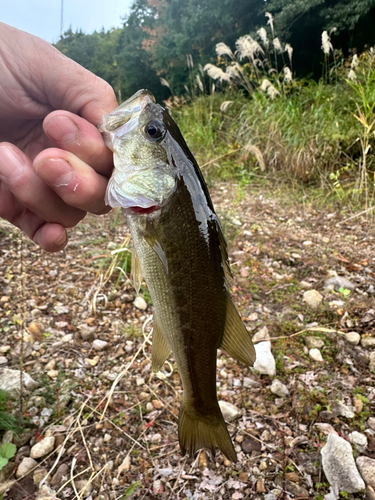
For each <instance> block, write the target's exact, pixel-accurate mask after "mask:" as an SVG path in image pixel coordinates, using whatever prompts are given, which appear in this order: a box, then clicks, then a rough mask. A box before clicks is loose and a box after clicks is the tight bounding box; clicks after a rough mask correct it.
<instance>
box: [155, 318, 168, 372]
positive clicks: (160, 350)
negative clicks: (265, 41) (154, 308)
mask: <svg viewBox="0 0 375 500" xmlns="http://www.w3.org/2000/svg"><path fill="white" fill-rule="evenodd" d="M171 352H172V349H171V348H170V347H169V344H168V341H167V337H166V335H164V332H163V330H162V329H161V327H160V325H159V323H158V321H157V319H156V318H155V317H154V330H153V332H152V355H151V358H152V371H153V372H154V373H156V372H158V371H159V370H160V368H161V367H162V366H163V363H164V361H165V360H166V359H167V358H168V356H169V355H170V353H171Z"/></svg>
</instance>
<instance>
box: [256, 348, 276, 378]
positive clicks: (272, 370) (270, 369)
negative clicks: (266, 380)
mask: <svg viewBox="0 0 375 500" xmlns="http://www.w3.org/2000/svg"><path fill="white" fill-rule="evenodd" d="M254 348H255V353H256V359H255V363H254V366H253V369H254V370H256V371H257V372H259V373H261V374H262V375H270V376H271V377H273V376H274V375H276V362H275V358H274V357H273V354H272V352H271V342H269V341H267V342H259V343H258V344H255V345H254Z"/></svg>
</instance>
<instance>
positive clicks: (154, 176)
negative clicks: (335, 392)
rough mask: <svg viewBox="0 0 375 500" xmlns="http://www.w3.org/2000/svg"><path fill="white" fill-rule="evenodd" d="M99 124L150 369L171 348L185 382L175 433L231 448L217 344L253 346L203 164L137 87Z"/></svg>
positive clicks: (192, 442) (191, 443) (230, 348)
mask: <svg viewBox="0 0 375 500" xmlns="http://www.w3.org/2000/svg"><path fill="white" fill-rule="evenodd" d="M99 130H100V131H101V132H102V133H103V137H104V140H105V143H106V145H107V146H108V147H109V148H110V149H111V150H112V151H113V155H114V166H115V168H114V170H113V173H112V176H111V179H110V181H109V183H108V187H107V192H106V203H107V205H110V206H112V207H115V206H120V207H122V209H123V212H124V213H125V215H126V218H127V222H128V224H129V228H130V231H131V235H132V238H133V242H134V247H135V250H136V252H133V256H134V261H133V267H132V269H133V279H135V282H137V283H138V284H139V283H140V280H141V278H142V276H143V277H144V278H145V281H146V284H147V286H148V288H149V292H150V295H151V298H152V301H153V303H154V306H155V313H154V331H153V339H152V369H153V371H155V372H157V371H159V370H160V368H161V366H162V365H163V363H164V361H165V360H166V359H167V357H168V356H169V354H170V353H171V352H172V353H173V356H174V358H175V360H176V363H177V367H178V370H179V373H180V376H181V380H182V385H183V398H182V402H181V408H180V415H179V422H178V424H179V425H178V437H179V443H180V447H181V450H182V453H183V454H185V453H186V452H187V453H189V454H190V455H191V454H193V453H195V452H196V451H197V450H198V449H200V448H207V449H208V450H210V451H211V453H212V454H213V455H214V453H215V447H216V446H217V447H218V448H219V449H220V450H221V451H222V452H223V453H224V455H225V456H226V457H227V458H228V459H230V460H232V461H236V453H235V450H234V448H233V444H232V441H231V438H230V436H229V433H228V430H227V428H226V425H225V422H224V419H223V416H222V414H221V411H220V407H219V405H218V401H217V397H216V356H217V353H216V351H217V349H219V348H220V349H223V350H224V351H226V352H228V353H229V354H230V355H231V356H233V357H234V358H236V359H238V360H239V361H240V362H242V363H243V364H245V365H248V366H251V365H253V363H254V360H255V351H254V346H253V344H252V341H251V338H250V335H249V333H248V331H247V330H246V328H245V326H244V324H243V323H242V321H241V318H240V316H239V314H238V312H237V310H236V308H235V306H234V304H233V302H232V299H231V296H230V292H229V288H228V284H227V279H228V278H229V276H231V271H230V267H229V261H228V254H227V247H226V242H225V239H224V236H223V232H222V229H221V225H220V222H219V219H218V217H217V215H216V213H215V210H214V207H213V205H212V201H211V198H210V195H209V193H208V189H207V186H206V183H205V181H204V179H203V176H202V173H201V171H200V169H199V167H198V165H197V163H196V161H195V159H194V157H193V155H192V154H191V152H190V151H189V149H188V147H187V145H186V143H185V141H184V139H183V137H182V135H181V133H180V131H179V129H178V127H177V125H176V124H175V123H174V121H173V120H172V118H171V117H170V116H169V114H168V113H167V112H166V111H165V110H164V109H163V108H162V107H161V106H160V105H158V104H156V103H155V99H154V96H153V95H152V94H151V93H150V92H149V91H147V90H140V91H139V92H137V93H136V94H135V95H134V96H133V97H131V98H130V99H128V100H127V101H125V102H124V103H122V104H121V105H120V106H119V107H118V108H117V109H115V110H114V111H113V112H112V113H110V114H108V115H104V116H103V120H102V123H101V124H100V125H99Z"/></svg>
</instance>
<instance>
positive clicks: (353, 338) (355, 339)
mask: <svg viewBox="0 0 375 500" xmlns="http://www.w3.org/2000/svg"><path fill="white" fill-rule="evenodd" d="M345 340H346V341H347V342H349V344H352V345H358V344H359V342H360V340H361V336H360V334H359V333H357V332H348V333H347V334H346V335H345Z"/></svg>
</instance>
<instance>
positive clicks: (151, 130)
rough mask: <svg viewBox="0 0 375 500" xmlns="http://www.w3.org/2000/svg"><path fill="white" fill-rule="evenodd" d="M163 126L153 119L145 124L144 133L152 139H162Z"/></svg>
mask: <svg viewBox="0 0 375 500" xmlns="http://www.w3.org/2000/svg"><path fill="white" fill-rule="evenodd" d="M164 132H165V130H164V127H163V125H162V124H161V123H160V122H158V121H156V120H153V121H151V122H149V123H147V125H146V126H145V134H146V136H147V138H148V139H151V140H152V141H158V140H159V139H162V138H163V137H164Z"/></svg>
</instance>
